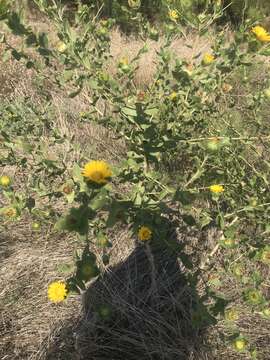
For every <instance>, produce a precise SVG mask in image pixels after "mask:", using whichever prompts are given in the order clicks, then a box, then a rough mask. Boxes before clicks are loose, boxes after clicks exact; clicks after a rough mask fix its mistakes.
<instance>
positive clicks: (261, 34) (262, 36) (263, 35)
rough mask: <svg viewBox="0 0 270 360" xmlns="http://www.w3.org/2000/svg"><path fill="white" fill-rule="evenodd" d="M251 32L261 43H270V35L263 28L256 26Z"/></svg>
mask: <svg viewBox="0 0 270 360" xmlns="http://www.w3.org/2000/svg"><path fill="white" fill-rule="evenodd" d="M251 32H252V33H253V34H254V35H255V36H256V38H257V40H259V41H261V42H270V34H269V33H268V32H267V31H266V30H265V29H264V28H263V27H262V26H259V25H257V26H254V27H253V28H252V29H251Z"/></svg>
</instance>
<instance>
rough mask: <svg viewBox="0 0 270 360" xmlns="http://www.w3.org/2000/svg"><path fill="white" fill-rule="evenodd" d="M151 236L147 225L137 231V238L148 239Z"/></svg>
mask: <svg viewBox="0 0 270 360" xmlns="http://www.w3.org/2000/svg"><path fill="white" fill-rule="evenodd" d="M151 237H152V230H151V229H149V227H147V226H142V227H141V228H140V230H139V232H138V238H139V240H141V241H147V240H150V239H151Z"/></svg>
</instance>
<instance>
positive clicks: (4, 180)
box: [0, 175, 11, 187]
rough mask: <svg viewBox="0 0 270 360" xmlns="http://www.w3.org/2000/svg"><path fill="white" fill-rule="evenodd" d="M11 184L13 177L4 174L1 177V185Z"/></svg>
mask: <svg viewBox="0 0 270 360" xmlns="http://www.w3.org/2000/svg"><path fill="white" fill-rule="evenodd" d="M10 184H11V179H10V177H9V176H7V175H3V176H1V177H0V185H2V186H5V187H6V186H9V185H10Z"/></svg>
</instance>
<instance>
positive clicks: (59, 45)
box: [57, 41, 67, 53]
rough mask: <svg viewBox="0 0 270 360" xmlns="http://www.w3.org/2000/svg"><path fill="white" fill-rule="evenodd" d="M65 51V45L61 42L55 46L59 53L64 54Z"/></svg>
mask: <svg viewBox="0 0 270 360" xmlns="http://www.w3.org/2000/svg"><path fill="white" fill-rule="evenodd" d="M66 49H67V44H65V43H64V42H63V41H59V43H58V44H57V50H58V51H59V52H61V53H63V52H65V51H66Z"/></svg>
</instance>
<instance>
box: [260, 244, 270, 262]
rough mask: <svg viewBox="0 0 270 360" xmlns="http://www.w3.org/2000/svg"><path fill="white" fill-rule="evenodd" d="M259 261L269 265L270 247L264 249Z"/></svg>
mask: <svg viewBox="0 0 270 360" xmlns="http://www.w3.org/2000/svg"><path fill="white" fill-rule="evenodd" d="M261 261H262V262H263V263H265V264H267V265H270V247H269V248H265V249H264V250H263V251H262V253H261Z"/></svg>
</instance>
